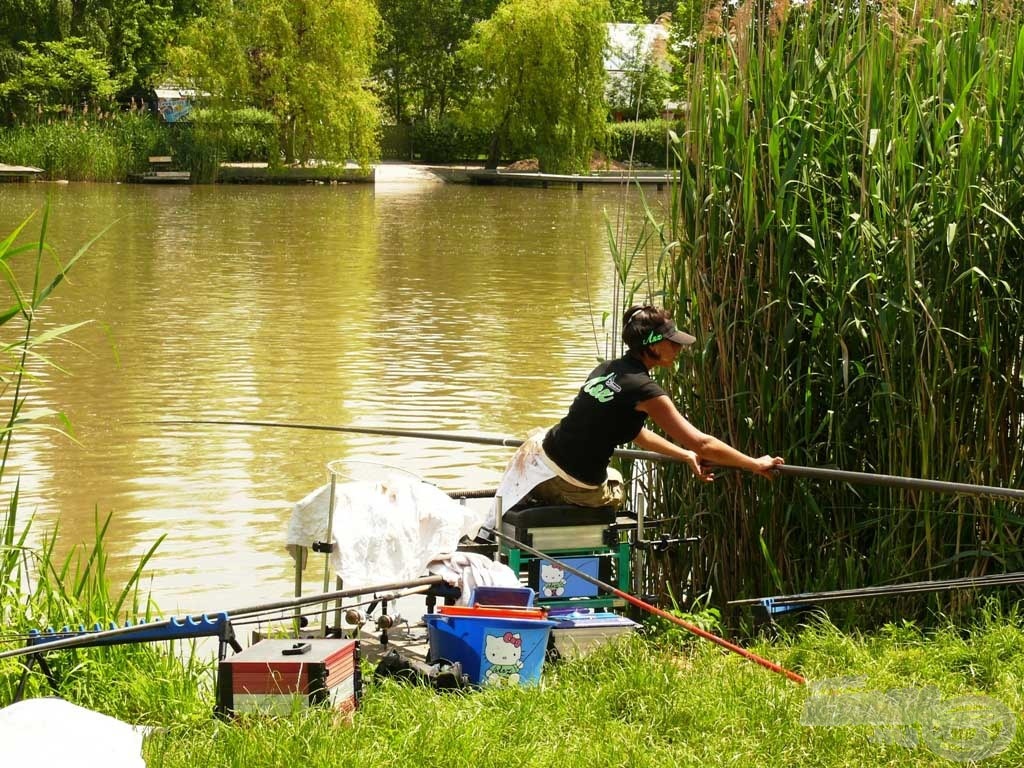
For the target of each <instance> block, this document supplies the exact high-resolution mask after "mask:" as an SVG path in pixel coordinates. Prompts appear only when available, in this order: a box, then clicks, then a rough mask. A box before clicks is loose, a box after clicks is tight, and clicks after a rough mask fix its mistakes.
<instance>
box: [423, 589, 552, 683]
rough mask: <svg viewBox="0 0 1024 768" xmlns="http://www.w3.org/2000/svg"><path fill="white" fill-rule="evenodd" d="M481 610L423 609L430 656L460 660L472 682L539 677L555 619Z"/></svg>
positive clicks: (531, 680)
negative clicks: (435, 611)
mask: <svg viewBox="0 0 1024 768" xmlns="http://www.w3.org/2000/svg"><path fill="white" fill-rule="evenodd" d="M473 610H474V609H472V608H470V609H468V611H470V612H472V611H473ZM480 610H481V611H482V613H481V615H474V614H473V613H469V615H466V614H465V612H464V615H439V614H433V613H428V614H427V615H425V616H424V617H423V621H424V622H426V625H427V632H428V636H429V639H430V655H429V658H428V661H429V662H430V663H433V662H435V661H438V660H440V659H445V660H447V661H450V662H451V661H457V662H459V663H460V664H462V670H463V672H465V673H466V675H467V676H468V677H469V679H470V682H472V683H473V684H474V685H480V686H484V685H535V684H537V683H539V682H540V675H541V671H542V670H543V668H544V656H545V654H546V653H547V648H548V638H549V637H550V634H551V628H552V627H553V626H554V625H555V624H554V622H552V621H547V620H543V619H526V618H524V619H512V618H505V617H503V616H495V615H493V611H489V610H488V609H486V608H482V609H480ZM506 613H507V612H506Z"/></svg>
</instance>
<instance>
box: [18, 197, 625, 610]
mask: <svg viewBox="0 0 1024 768" xmlns="http://www.w3.org/2000/svg"><path fill="white" fill-rule="evenodd" d="M48 195H49V196H51V198H52V204H51V211H50V229H49V235H48V241H49V242H50V243H51V244H52V245H54V246H55V247H56V249H57V252H58V253H59V254H60V255H61V256H62V257H65V258H67V257H69V256H70V255H71V254H73V253H74V251H75V250H76V249H77V248H78V247H79V246H80V245H81V244H83V243H84V242H85V241H86V240H88V239H89V238H90V237H91V236H92V235H93V234H95V233H97V232H99V231H100V230H101V229H102V228H103V227H105V226H106V225H107V224H109V223H111V222H114V221H116V224H115V225H114V226H113V228H112V229H111V230H110V231H109V232H108V233H107V234H106V235H105V236H104V237H103V238H101V240H100V241H99V242H97V243H96V244H95V245H94V246H93V247H92V249H91V250H90V251H89V253H88V255H87V256H86V257H85V258H84V260H83V261H82V262H80V264H79V265H78V266H77V267H76V268H75V270H74V272H73V273H72V276H71V280H70V281H69V283H68V284H66V285H62V286H61V287H60V288H59V289H58V290H57V292H56V293H55V294H54V298H53V299H52V301H51V302H50V303H49V304H48V305H47V307H48V308H47V310H46V314H45V321H46V322H47V323H48V324H63V323H71V322H78V321H83V320H89V321H91V322H90V324H89V325H88V326H87V327H85V328H83V329H81V330H79V331H78V332H76V333H75V334H74V335H73V337H72V338H73V339H74V341H75V342H76V343H77V346H73V345H68V344H59V345H55V346H52V347H50V348H49V355H50V357H52V358H53V359H54V360H55V361H56V362H57V363H59V364H60V365H61V366H62V367H63V368H64V369H65V370H66V373H58V372H54V371H48V372H45V374H44V375H42V376H41V377H40V379H39V380H38V381H35V382H33V383H32V384H31V386H30V388H29V397H30V402H29V405H30V406H44V405H48V406H51V407H53V408H56V409H59V410H61V411H64V412H65V413H66V414H67V415H68V417H69V419H70V420H71V423H72V425H73V429H74V432H75V436H76V437H77V439H78V443H77V444H76V443H74V442H72V441H70V440H68V439H67V438H64V437H61V436H59V435H56V434H54V433H46V432H35V433H24V434H22V435H21V436H20V438H19V439H18V440H17V443H16V446H15V450H14V454H13V457H12V461H11V463H12V465H13V466H12V467H11V468H9V470H8V476H7V478H5V485H6V487H7V490H8V491H9V489H10V488H11V483H12V480H13V478H14V476H15V474H16V471H17V473H20V478H21V493H22V501H21V505H20V507H21V514H22V515H23V516H26V517H27V515H28V513H30V512H33V513H34V514H35V517H36V526H35V530H36V531H37V533H42V532H43V531H44V530H48V529H50V528H52V526H53V525H55V524H57V523H58V522H59V525H60V531H61V542H62V547H63V548H64V549H65V550H66V548H67V547H68V546H70V544H72V543H73V542H77V541H82V540H86V539H89V538H90V537H91V536H92V533H93V530H94V518H95V516H96V514H97V513H98V514H99V515H100V516H101V517H104V516H106V515H107V514H108V513H112V514H113V523H112V525H111V531H110V534H109V537H108V540H107V546H108V548H109V549H110V551H111V556H112V559H113V561H114V564H115V568H117V569H119V570H118V573H123V572H124V570H125V569H126V568H130V566H132V565H134V563H135V562H137V559H138V555H139V554H140V553H142V552H144V551H146V550H147V549H148V547H149V546H150V545H151V544H152V543H153V542H154V541H155V540H156V539H157V538H158V537H159V536H161V535H164V536H166V540H165V541H164V542H163V543H162V544H161V546H160V547H159V549H158V550H157V555H156V557H155V558H154V560H153V561H152V565H151V568H150V569H149V573H150V575H151V577H152V578H151V581H149V582H148V584H147V586H148V587H150V588H151V589H152V591H153V593H154V595H155V596H156V597H157V600H158V602H159V603H160V604H161V606H162V607H164V608H165V609H166V610H177V609H180V610H188V611H197V610H215V609H224V608H231V607H233V606H240V605H249V604H252V603H254V602H258V601H260V600H263V599H277V598H278V597H281V596H287V595H289V594H290V592H291V588H292V587H291V579H292V572H291V561H290V559H289V558H288V556H287V554H286V553H285V552H284V550H283V538H284V529H285V525H286V522H287V519H288V514H289V510H290V505H291V504H292V503H293V502H295V501H297V500H299V499H300V498H302V497H303V496H304V495H305V494H306V493H307V492H308V491H310V490H312V489H313V488H314V487H316V486H318V485H320V484H322V483H323V482H325V481H326V478H327V473H326V469H325V465H326V463H327V462H328V461H330V460H332V459H337V458H353V459H367V460H373V461H380V462H384V463H388V464H392V465H396V466H399V467H402V468H404V469H407V470H411V471H414V472H416V473H418V474H420V475H421V476H423V477H425V478H426V479H429V480H431V481H434V482H436V483H438V484H439V485H440V486H442V487H444V488H467V487H472V488H476V487H481V486H487V485H490V484H493V483H494V482H495V481H496V480H497V478H498V477H499V476H500V473H501V470H502V468H503V466H504V462H505V461H506V460H507V458H508V456H509V453H510V451H509V449H502V448H487V447H480V446H473V445H465V446H463V445H455V444H452V443H435V442H430V441H423V440H415V439H393V438H382V437H364V436H349V435H341V434H332V433H326V432H308V431H293V430H284V429H253V428H211V427H174V428H169V427H159V426H152V425H145V424H140V423H139V422H143V421H147V420H153V419H169V418H202V417H213V418H229V419H252V420H274V421H293V422H307V423H316V424H344V425H373V426H385V427H400V428H404V429H413V430H424V431H428V430H443V431H448V432H467V433H473V434H479V433H488V434H495V435H513V436H521V435H523V434H524V433H525V432H526V431H527V430H528V429H530V428H533V427H536V426H544V425H546V424H548V423H550V422H551V421H552V420H553V419H554V418H556V417H558V416H559V415H560V414H561V412H562V411H563V409H564V408H565V407H566V405H567V403H568V401H569V399H570V398H571V397H572V394H573V392H574V391H575V389H576V388H577V387H578V386H579V382H580V380H581V377H582V376H583V375H584V374H585V373H586V372H587V371H588V370H589V368H590V366H591V365H592V363H593V361H594V360H595V358H596V357H597V356H598V354H599V353H600V354H603V353H604V352H605V349H606V343H607V342H606V340H605V338H604V334H603V331H601V329H600V326H601V315H602V312H604V311H606V310H608V309H610V307H611V302H612V295H613V284H614V276H613V268H612V263H611V257H610V255H609V246H608V237H607V231H606V220H605V212H607V214H608V216H609V217H610V218H611V220H612V222H613V226H614V224H615V222H616V220H617V219H618V218H619V217H620V216H621V211H623V210H626V209H633V210H634V211H635V210H636V209H637V208H638V203H637V201H636V194H635V193H631V197H630V198H629V199H628V200H627V201H626V203H625V204H624V203H623V195H622V193H621V192H620V191H618V190H611V189H608V190H589V189H588V190H586V191H583V192H576V191H575V190H570V189H564V190H562V189H552V190H528V189H502V188H498V189H492V188H485V187H470V186H462V185H445V184H430V185H400V184H398V185H386V186H385V185H378V186H377V187H376V188H373V187H368V186H343V187H329V186H302V187H228V186H218V187H187V186H185V187H147V186H122V185H89V184H71V185H66V186H54V185H46V184H15V185H10V184H9V185H0V235H6V234H7V233H9V232H10V231H11V230H12V229H13V227H14V226H15V225H16V224H17V223H19V222H20V221H22V220H23V219H24V218H25V217H26V216H27V215H28V214H29V213H30V212H32V211H33V210H35V209H38V208H39V207H40V206H41V205H42V204H43V202H44V201H45V199H46V197H47V196H48ZM635 216H636V214H635V213H634V214H633V215H632V216H631V217H630V216H628V217H626V218H627V219H628V218H632V219H633V220H635ZM38 220H39V219H38V217H37V219H36V221H37V222H38ZM631 226H632V225H631ZM28 231H29V232H30V233H31V234H32V236H33V237H35V236H36V235H38V231H39V227H38V223H36V224H32V225H30V226H29V230H28ZM628 236H629V235H628V234H627V237H628ZM4 302H5V303H6V302H7V300H6V299H4ZM592 324H593V325H596V326H597V328H598V331H597V333H596V334H595V333H594V332H593V331H592ZM0 333H2V334H6V335H9V334H10V328H4V329H0ZM6 335H5V336H4V338H5V340H7V336H6ZM6 403H7V401H6V400H5V401H4V405H5V406H6ZM15 470H16V471H15ZM3 498H4V503H6V498H7V494H6V493H5V494H4V497H3ZM310 578H316V574H313V575H312V576H311V577H310Z"/></svg>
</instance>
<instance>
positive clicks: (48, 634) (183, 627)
mask: <svg viewBox="0 0 1024 768" xmlns="http://www.w3.org/2000/svg"><path fill="white" fill-rule="evenodd" d="M155 621H161V620H160V619H156V620H155ZM168 622H169V623H166V624H164V623H162V622H161V624H160V626H154V627H152V628H150V629H138V630H136V631H134V632H127V633H125V634H123V635H116V636H113V637H101V638H98V639H96V640H95V641H93V642H88V643H82V644H81V645H80V646H77V647H82V648H87V647H94V646H101V645H123V644H125V643H148V642H155V641H158V640H187V639H189V638H194V637H219V638H220V639H221V642H223V643H228V644H230V645H231V646H232V648H235V650H236V651H239V650H241V647H236V645H237V643H236V641H235V631H234V628H233V627H232V626H231V621H230V619H229V617H228V614H227V612H226V611H221V612H220V613H215V614H213V615H212V616H208V615H207V614H203V615H202V617H200V618H198V619H197V618H196V617H194V616H184V617H181V618H178V617H172V618H170V619H168ZM146 623H147V622H146V620H145V619H141V620H140V621H139V622H138V623H137V624H136V623H133V622H132V621H131V620H129V621H126V622H125V623H124V627H123V628H124V629H131V628H132V627H142V626H145V625H146ZM121 628H122V627H118V626H117V625H116V624H115V623H114V622H111V623H110V625H109V626H106V627H105V626H103V625H102V624H99V623H97V624H95V625H93V627H92V628H91V629H86V628H85V626H84V625H79V627H78V629H72V628H71V627H64V628H63V629H61V630H55V629H53V628H52V627H49V628H48V629H46V630H45V631H43V632H41V631H39V630H38V629H32V630H29V633H28V645H30V646H36V645H38V646H43V647H41V648H40V650H44V651H45V650H46V648H45V646H46V644H47V643H52V642H55V641H57V640H64V639H65V638H69V637H82V636H87V635H89V634H90V633H92V632H106V631H109V630H118V629H121Z"/></svg>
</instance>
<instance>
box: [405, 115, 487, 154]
mask: <svg viewBox="0 0 1024 768" xmlns="http://www.w3.org/2000/svg"><path fill="white" fill-rule="evenodd" d="M411 141H412V146H411V153H410V154H411V156H412V157H415V158H418V159H419V160H422V161H423V162H426V163H447V162H455V161H457V160H477V159H478V158H480V157H484V156H486V155H487V150H488V147H489V146H490V142H491V136H490V133H489V132H487V131H483V130H479V129H473V128H467V127H466V126H464V125H462V124H461V123H460V122H459V121H457V120H455V119H452V118H442V119H440V120H423V121H420V122H417V123H415V124H414V125H413V126H412V131H411Z"/></svg>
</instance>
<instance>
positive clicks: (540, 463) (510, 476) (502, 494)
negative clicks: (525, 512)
mask: <svg viewBox="0 0 1024 768" xmlns="http://www.w3.org/2000/svg"><path fill="white" fill-rule="evenodd" d="M545 434H546V430H543V429H534V430H531V431H530V433H529V434H528V435H527V436H526V439H525V440H524V441H523V444H522V445H520V446H519V448H518V449H517V450H516V452H515V453H514V454H512V458H511V459H509V461H508V465H507V466H506V467H505V474H504V475H503V476H502V478H501V482H500V483H499V484H498V490H497V492H496V493H495V494H494V495H495V498H498V499H501V509H502V512H507V511H508V510H510V509H512V507H514V506H515V505H516V504H518V503H519V502H520V501H521V500H522V499H523V498H524V497H525V496H526V495H527V494H528V493H529V492H530V491H532V490H533V489H534V488H536V487H537V486H538V485H540V484H541V483H543V482H544V481H545V480H550V479H551V478H552V477H556V476H557V473H556V472H555V470H554V469H553V468H552V467H551V464H550V463H549V460H548V459H547V457H546V456H545V455H544V447H543V445H542V444H541V443H542V442H543V440H544V435H545ZM491 519H492V520H493V519H494V514H493V511H492V514H491Z"/></svg>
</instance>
